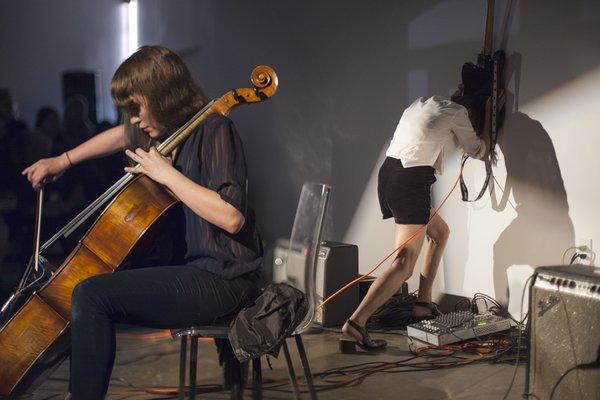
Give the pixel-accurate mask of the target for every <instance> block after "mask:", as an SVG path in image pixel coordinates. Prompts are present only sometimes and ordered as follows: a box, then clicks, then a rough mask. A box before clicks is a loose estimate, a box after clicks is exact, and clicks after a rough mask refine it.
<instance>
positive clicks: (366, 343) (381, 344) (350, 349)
mask: <svg viewBox="0 0 600 400" xmlns="http://www.w3.org/2000/svg"><path fill="white" fill-rule="evenodd" d="M346 322H347V323H348V325H350V326H351V327H352V329H354V330H356V331H357V332H358V333H360V335H361V336H362V340H361V341H360V342H359V341H357V340H352V339H340V352H341V353H344V354H352V353H356V346H358V347H360V348H361V349H363V350H366V351H380V350H383V349H384V348H385V346H387V342H386V341H385V340H383V339H371V337H370V336H369V332H367V328H366V327H364V326H360V325H358V324H357V323H356V322H354V321H352V320H350V319H349V320H348V321H346Z"/></svg>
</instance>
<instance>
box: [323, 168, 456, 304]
mask: <svg viewBox="0 0 600 400" xmlns="http://www.w3.org/2000/svg"><path fill="white" fill-rule="evenodd" d="M462 173H463V166H462V165H461V166H460V171H459V174H458V177H457V178H456V181H455V182H454V185H452V189H450V191H449V192H448V194H447V195H446V197H444V200H442V202H441V203H440V205H439V206H438V207H437V208H436V209H435V210H434V212H433V214H432V215H431V216H430V217H429V221H427V223H426V224H425V225H422V226H420V227H419V228H417V229H416V230H415V231H414V232H413V234H412V235H410V236H409V237H408V238H407V239H406V240H405V241H404V242H402V244H401V245H400V246H398V247H397V248H396V249H395V250H394V251H392V252H391V253H390V254H388V255H387V256H386V257H385V258H384V259H383V260H381V261H380V262H379V263H378V264H377V265H376V266H375V267H374V268H373V269H371V270H370V271H369V272H367V273H366V274H365V275H361V276H359V277H358V278H356V279H354V280H352V281H350V282H348V283H346V284H345V285H344V286H342V287H341V288H340V289H338V290H336V291H335V293H333V294H332V295H331V296H329V297H327V298H326V299H324V300H323V301H322V302H321V303H320V304H319V305H317V310H318V309H320V308H323V306H325V304H327V303H329V302H330V301H331V300H333V299H334V298H335V297H336V296H338V295H339V294H340V293H342V292H343V291H345V290H346V289H348V288H349V287H350V286H352V285H354V284H356V283H358V282H360V281H362V280H363V279H365V278H367V277H368V276H369V275H371V274H372V273H373V272H374V271H375V270H377V269H378V268H379V267H381V265H382V264H383V263H384V262H385V261H386V260H387V259H388V258H390V257H391V256H392V255H394V254H395V253H397V252H398V251H400V249H401V248H402V247H404V246H405V245H406V244H407V243H408V242H410V241H411V240H413V239H414V238H415V236H417V235H418V234H419V232H421V231H422V230H423V229H426V228H427V226H428V225H429V223H430V222H431V221H432V220H433V219H434V218H435V216H436V215H437V214H438V212H439V211H440V209H441V208H442V206H443V205H444V203H446V200H448V198H449V197H450V195H451V194H452V193H453V192H454V190H455V189H456V186H457V185H458V182H460V176H461V175H462Z"/></svg>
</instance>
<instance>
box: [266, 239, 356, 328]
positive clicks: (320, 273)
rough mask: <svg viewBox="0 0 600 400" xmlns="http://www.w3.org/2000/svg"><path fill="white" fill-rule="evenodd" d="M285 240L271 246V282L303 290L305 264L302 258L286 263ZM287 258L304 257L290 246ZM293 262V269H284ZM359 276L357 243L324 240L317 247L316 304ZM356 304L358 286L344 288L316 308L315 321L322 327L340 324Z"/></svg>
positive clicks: (286, 244)
mask: <svg viewBox="0 0 600 400" xmlns="http://www.w3.org/2000/svg"><path fill="white" fill-rule="evenodd" d="M288 244H289V242H288V241H287V240H278V241H277V244H276V246H275V248H274V249H273V281H274V282H287V283H289V284H291V285H292V286H294V287H297V288H298V289H300V290H304V270H303V269H301V268H298V267H297V266H299V265H302V266H303V265H304V263H303V262H302V261H300V262H293V260H291V262H288V263H286V262H285V259H286V258H285V257H286V253H287V251H288ZM289 257H290V258H297V259H298V260H302V259H303V257H304V256H303V254H302V253H301V250H300V249H298V250H294V249H292V253H291V254H290V255H289ZM287 265H293V266H295V267H294V268H286V266H287ZM357 276H358V246H356V245H351V244H345V243H338V242H332V241H324V242H322V243H321V246H319V254H318V259H317V271H316V288H315V289H316V292H317V304H319V303H320V302H321V301H323V299H324V298H327V297H328V296H329V295H331V294H333V293H334V292H335V291H336V290H338V289H339V288H341V287H342V286H343V285H344V284H346V283H348V282H350V281H351V280H353V279H355V278H356V277H357ZM356 307H358V285H353V286H351V287H350V288H348V289H346V290H345V291H344V292H342V293H341V294H340V295H338V296H337V297H336V298H334V299H333V300H331V301H330V302H329V303H327V304H326V305H325V306H324V307H323V308H320V309H318V310H317V313H316V315H315V323H317V324H318V325H321V326H324V327H330V326H338V325H341V324H343V323H344V322H345V321H346V320H347V319H348V317H350V315H351V314H352V313H353V312H354V310H355V309H356Z"/></svg>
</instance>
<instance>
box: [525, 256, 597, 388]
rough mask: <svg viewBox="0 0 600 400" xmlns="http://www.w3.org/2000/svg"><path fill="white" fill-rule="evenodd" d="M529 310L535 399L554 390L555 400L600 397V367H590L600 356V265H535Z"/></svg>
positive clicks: (529, 375) (529, 382)
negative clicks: (599, 266)
mask: <svg viewBox="0 0 600 400" xmlns="http://www.w3.org/2000/svg"><path fill="white" fill-rule="evenodd" d="M529 312H530V324H531V325H530V335H529V363H528V365H527V393H529V395H530V396H531V398H534V399H543V400H547V399H550V397H551V393H552V391H553V390H554V394H553V395H552V399H553V400H559V399H561V400H562V399H564V400H567V399H569V400H571V399H582V400H598V399H600V369H599V366H598V365H595V366H594V365H590V363H594V362H595V361H597V359H598V358H599V357H600V269H599V268H595V267H591V266H587V265H569V266H555V267H539V268H537V269H536V277H535V280H534V282H533V284H532V286H531V293H530V307H529ZM586 364H588V365H587V366H585V365H586ZM578 366H579V367H578ZM582 366H583V368H582Z"/></svg>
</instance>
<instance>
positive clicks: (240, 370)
mask: <svg viewBox="0 0 600 400" xmlns="http://www.w3.org/2000/svg"><path fill="white" fill-rule="evenodd" d="M230 362H231V361H230ZM232 366H233V368H234V370H233V377H232V378H233V381H232V382H231V394H230V396H231V397H230V398H231V400H243V398H244V387H245V380H246V377H245V376H244V374H245V373H246V372H247V367H248V364H247V363H240V362H238V361H237V360H233V362H232Z"/></svg>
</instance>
